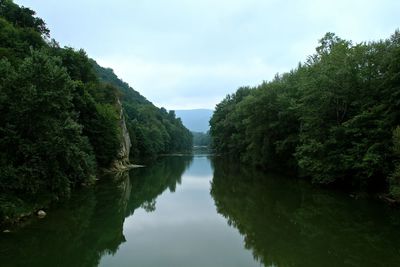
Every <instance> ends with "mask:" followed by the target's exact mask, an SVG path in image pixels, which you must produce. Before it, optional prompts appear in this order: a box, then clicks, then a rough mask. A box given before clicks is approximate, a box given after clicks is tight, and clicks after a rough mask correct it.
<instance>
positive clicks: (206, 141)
mask: <svg viewBox="0 0 400 267" xmlns="http://www.w3.org/2000/svg"><path fill="white" fill-rule="evenodd" d="M192 134H193V145H194V146H209V145H210V143H211V137H210V134H209V133H201V132H192Z"/></svg>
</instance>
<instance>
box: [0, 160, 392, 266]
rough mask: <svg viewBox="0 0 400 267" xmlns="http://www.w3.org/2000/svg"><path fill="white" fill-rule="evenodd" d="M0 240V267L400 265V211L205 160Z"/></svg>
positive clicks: (156, 168) (60, 211)
mask: <svg viewBox="0 0 400 267" xmlns="http://www.w3.org/2000/svg"><path fill="white" fill-rule="evenodd" d="M11 230H12V231H11V232H10V233H1V234H0V266H41V267H43V266H52V267H55V266H71V267H75V266H76V267H78V266H103V267H106V266H117V267H119V266H121V267H123V266H140V267H147V266H148V267H150V266H170V267H180V266H193V267H197V266H199V267H200V266H201V267H213V266H215V267H217V266H218V267H224V266H230V267H234V266H250V267H251V266H400V242H399V241H400V212H399V210H398V209H394V208H391V207H389V206H387V205H385V204H383V203H381V202H379V201H375V200H373V199H369V198H365V197H361V198H357V197H354V196H350V195H349V194H345V193H340V192H334V191H328V190H323V189H321V188H316V187H313V186H311V185H310V184H309V183H307V182H305V181H301V180H298V179H291V178H290V177H284V176H280V175H275V174H267V173H262V172H259V171H256V170H254V169H251V168H245V167H243V166H239V165H238V164H235V163H232V162H227V161H226V160H224V159H222V158H218V157H212V156H208V155H195V156H193V157H191V156H170V157H164V158H162V159H160V160H158V161H157V162H156V163H154V164H153V165H151V166H149V167H146V168H140V169H134V170H131V171H130V172H129V173H128V172H127V173H125V174H122V175H119V177H104V178H103V179H102V180H101V181H100V182H99V184H98V185H97V186H95V187H91V188H85V189H82V190H79V191H78V192H75V193H74V195H73V196H72V198H71V200H70V201H67V202H66V203H62V204H58V206H57V207H54V208H52V209H50V210H48V215H47V216H46V217H45V218H44V219H33V220H31V221H30V222H29V223H27V224H26V225H22V226H19V227H18V228H15V229H11Z"/></svg>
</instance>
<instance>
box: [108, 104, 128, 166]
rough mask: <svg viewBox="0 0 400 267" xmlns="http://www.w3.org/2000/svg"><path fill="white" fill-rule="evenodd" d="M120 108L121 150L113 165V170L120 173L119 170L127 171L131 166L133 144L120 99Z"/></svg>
mask: <svg viewBox="0 0 400 267" xmlns="http://www.w3.org/2000/svg"><path fill="white" fill-rule="evenodd" d="M118 106H119V108H120V116H119V120H120V130H121V136H120V140H121V146H120V150H119V152H118V155H117V158H116V159H115V161H114V162H113V164H112V165H111V170H115V171H119V170H124V169H127V168H129V167H130V166H131V164H130V163H129V151H130V149H131V146H132V143H131V139H130V137H129V132H128V128H127V127H126V123H125V115H124V110H123V108H122V105H121V102H120V101H119V99H118Z"/></svg>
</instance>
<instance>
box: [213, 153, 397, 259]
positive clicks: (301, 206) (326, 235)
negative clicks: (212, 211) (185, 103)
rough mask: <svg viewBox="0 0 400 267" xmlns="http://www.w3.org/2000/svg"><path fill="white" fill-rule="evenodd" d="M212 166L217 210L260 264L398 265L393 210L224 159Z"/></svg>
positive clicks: (372, 202) (395, 219) (395, 213)
mask: <svg viewBox="0 0 400 267" xmlns="http://www.w3.org/2000/svg"><path fill="white" fill-rule="evenodd" d="M214 167H215V171H214V178H213V182H212V189H211V195H212V196H213V198H214V200H215V204H216V206H217V210H218V212H219V213H220V214H222V215H223V216H224V217H225V218H226V219H227V221H228V224H229V225H233V226H234V227H235V228H237V229H238V230H239V231H240V233H241V234H242V235H243V236H244V241H245V246H246V248H247V249H251V250H252V252H253V255H254V257H255V259H257V260H259V261H261V262H262V263H263V264H264V265H265V266H399V263H400V245H399V243H398V240H400V231H399V226H400V216H399V215H400V214H399V212H398V211H395V210H390V208H388V207H386V206H384V205H382V204H381V203H376V202H374V201H369V200H354V199H352V198H350V197H349V196H347V195H341V194H338V193H334V192H326V191H322V190H321V189H315V188H312V187H311V186H309V185H308V184H304V183H302V182H301V181H297V182H296V181H293V179H291V180H288V179H285V178H283V177H276V176H268V175H265V174H261V173H259V172H256V171H254V170H250V169H246V168H243V167H242V168H239V167H238V166H236V165H235V164H232V163H227V162H226V161H224V160H216V161H215V162H214Z"/></svg>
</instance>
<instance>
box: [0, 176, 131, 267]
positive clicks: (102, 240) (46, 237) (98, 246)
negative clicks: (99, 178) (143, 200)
mask: <svg viewBox="0 0 400 267" xmlns="http://www.w3.org/2000/svg"><path fill="white" fill-rule="evenodd" d="M129 192H130V183H129V179H123V180H122V181H118V182H111V181H110V182H108V183H106V184H103V183H100V184H99V185H98V186H97V187H95V188H88V189H85V190H81V191H80V192H77V193H75V195H73V198H72V200H71V201H69V202H68V203H65V204H64V205H62V206H61V207H58V208H56V209H54V210H52V211H51V212H49V213H48V216H47V217H46V218H44V219H42V220H37V221H34V222H31V223H30V224H29V225H27V226H26V227H23V228H20V229H14V231H13V232H12V233H7V234H4V233H3V234H1V235H0V265H1V266H97V265H98V263H99V260H100V258H101V257H102V256H103V255H104V254H107V253H108V254H112V253H115V252H116V251H117V250H118V248H119V245H120V244H121V243H123V242H124V241H125V237H124V235H123V233H122V226H123V223H124V219H125V209H126V206H127V203H128V199H129Z"/></svg>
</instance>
